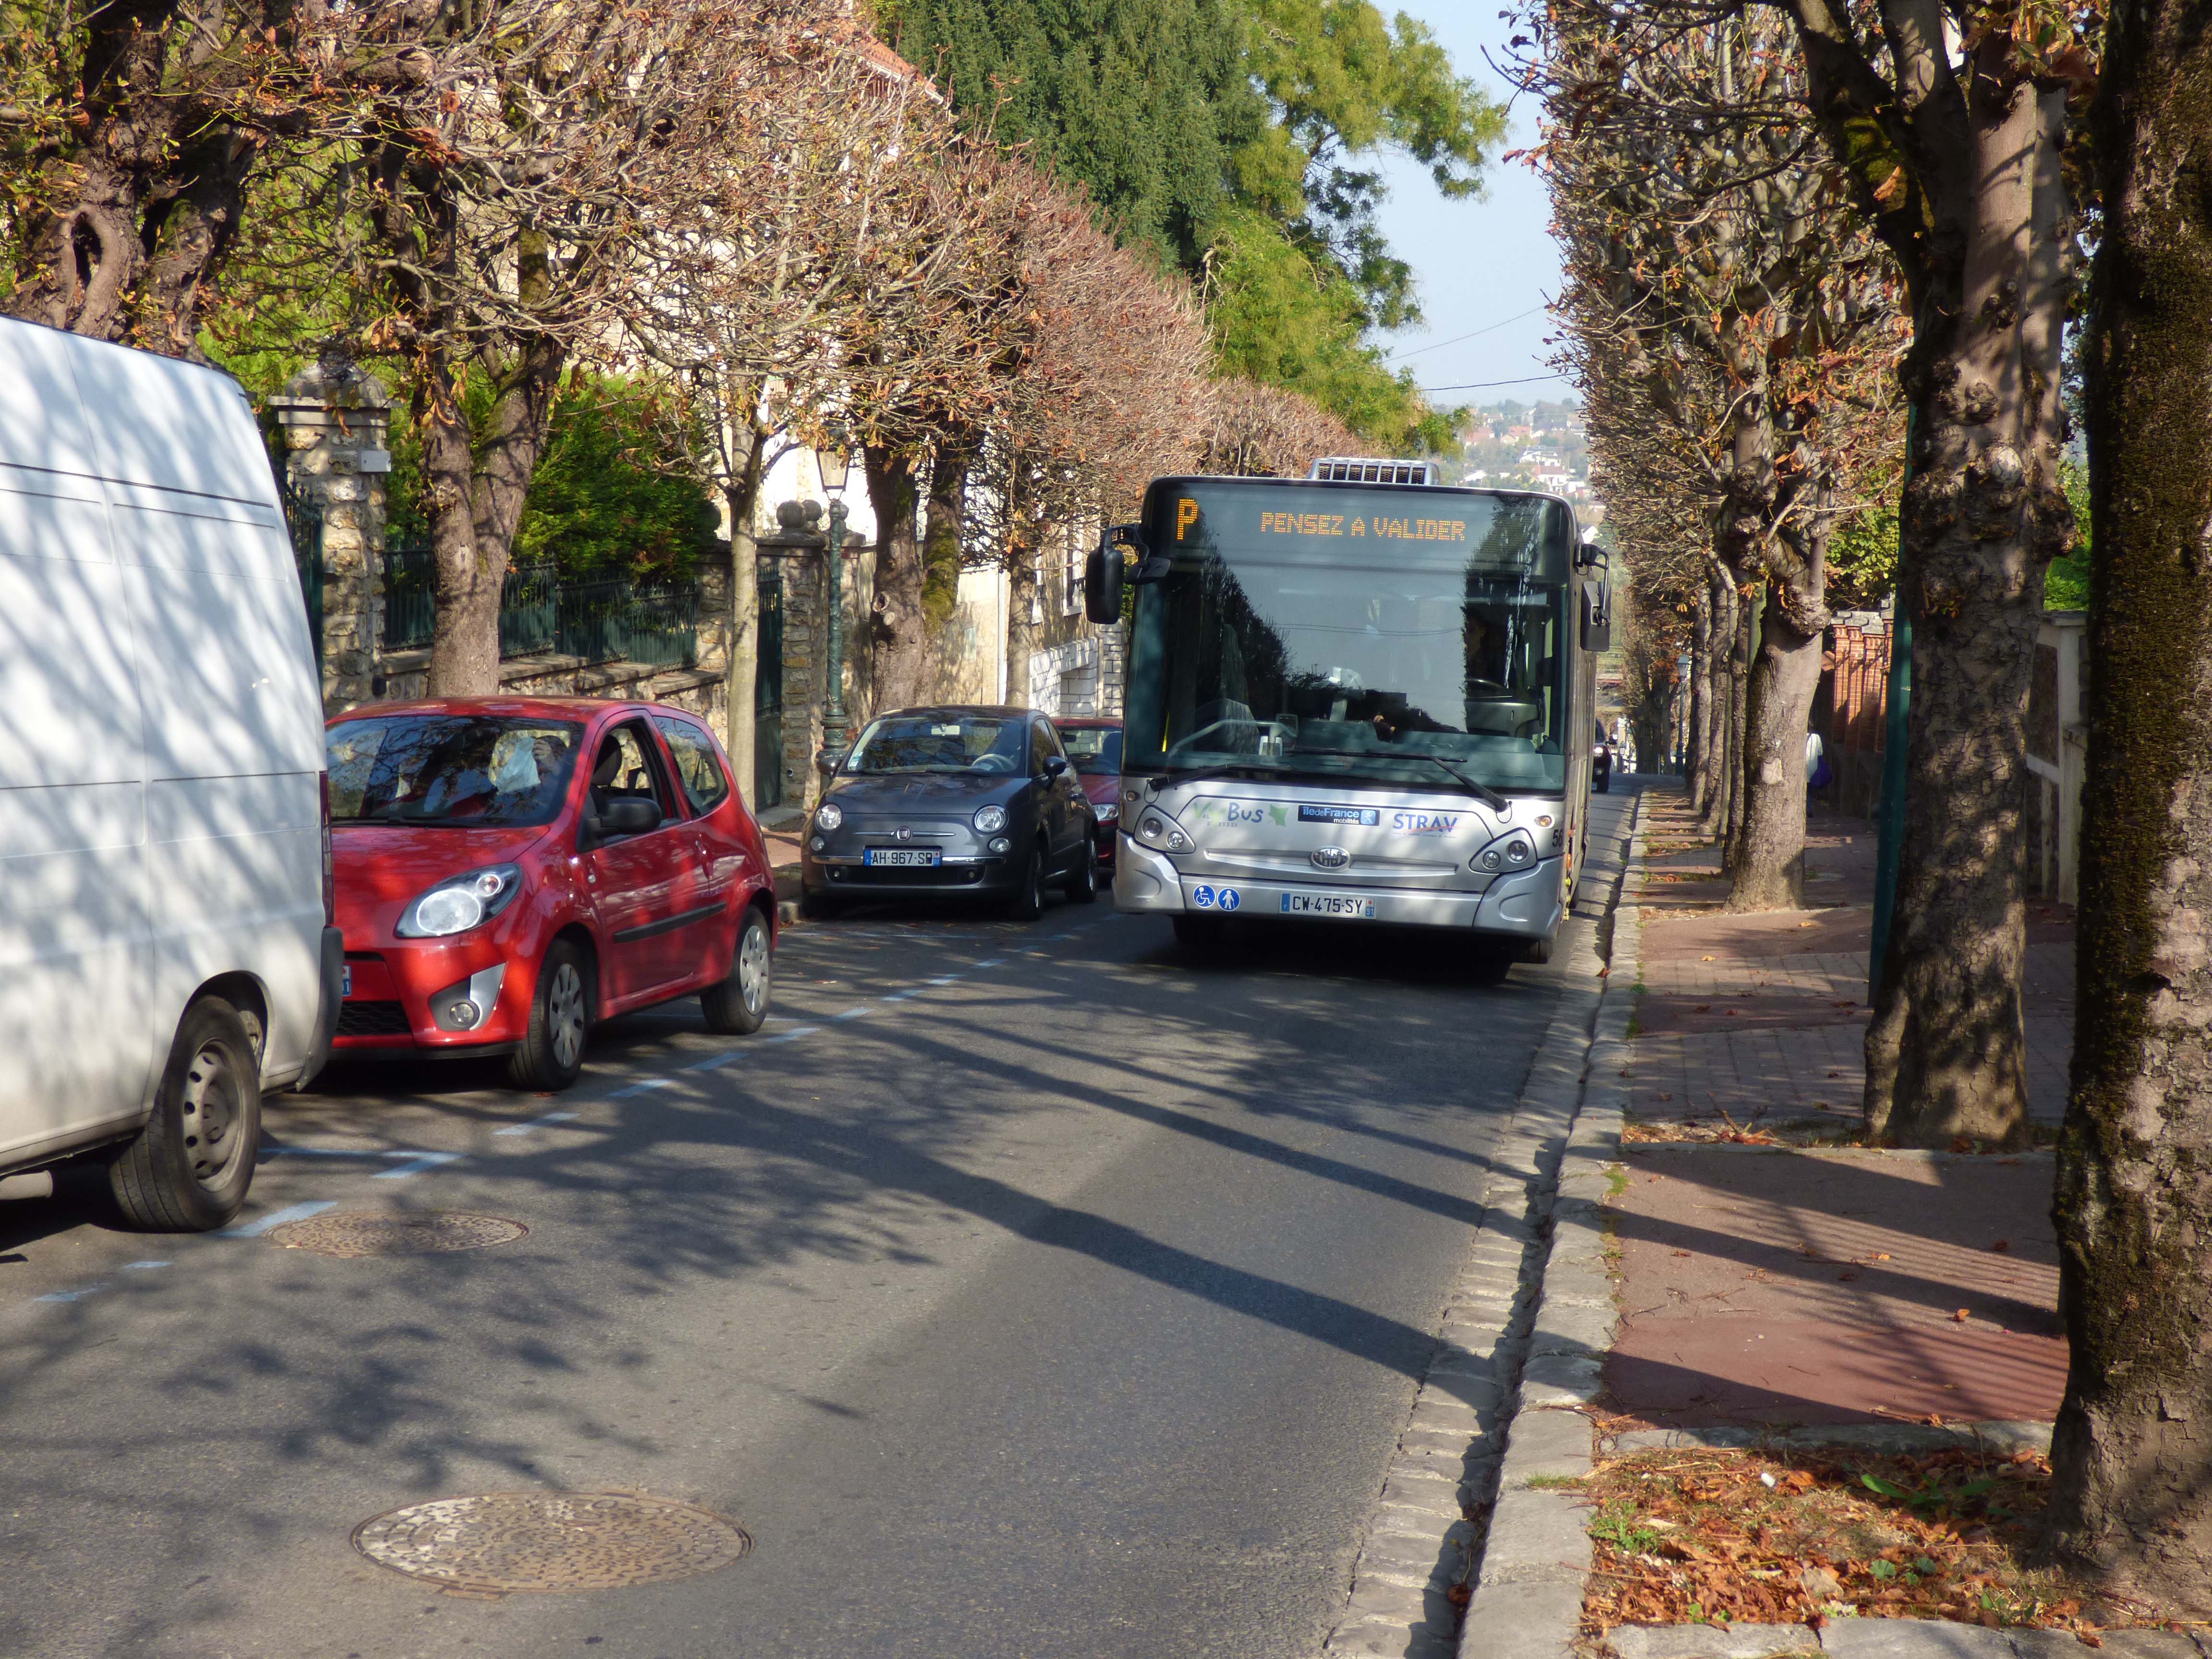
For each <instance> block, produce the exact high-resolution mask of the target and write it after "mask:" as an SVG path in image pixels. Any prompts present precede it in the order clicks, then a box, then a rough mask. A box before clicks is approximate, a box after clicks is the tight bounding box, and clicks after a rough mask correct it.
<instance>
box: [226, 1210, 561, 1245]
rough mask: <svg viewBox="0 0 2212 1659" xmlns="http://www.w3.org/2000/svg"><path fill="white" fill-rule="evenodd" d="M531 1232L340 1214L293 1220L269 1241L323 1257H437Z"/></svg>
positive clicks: (466, 1221) (491, 1222) (469, 1222)
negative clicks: (448, 1252) (444, 1252)
mask: <svg viewBox="0 0 2212 1659" xmlns="http://www.w3.org/2000/svg"><path fill="white" fill-rule="evenodd" d="M529 1231H530V1229H529V1228H527V1227H526V1226H524V1225H522V1224H521V1223H520V1221H508V1220H506V1219H505V1218H502V1217H500V1216H495V1215H464V1214H461V1213H459V1212H446V1213H437V1214H430V1215H385V1214H380V1213H377V1212H373V1211H352V1212H344V1211H342V1212H339V1213H338V1214H337V1215H315V1216H309V1217H308V1218H307V1219H306V1220H305V1221H288V1222H286V1223H285V1224H284V1225H283V1226H281V1227H277V1228H274V1229H272V1230H271V1231H270V1234H269V1242H270V1243H272V1244H282V1245H283V1246H284V1248H285V1249H290V1250H313V1251H316V1252H317V1253H318V1254H319V1255H437V1254H439V1253H440V1252H441V1251H444V1250H481V1249H483V1248H484V1247H485V1246H486V1245H488V1244H506V1243H512V1242H513V1241H514V1240H515V1239H518V1238H521V1237H524V1236H525V1235H526V1234H527V1233H528V1232H529Z"/></svg>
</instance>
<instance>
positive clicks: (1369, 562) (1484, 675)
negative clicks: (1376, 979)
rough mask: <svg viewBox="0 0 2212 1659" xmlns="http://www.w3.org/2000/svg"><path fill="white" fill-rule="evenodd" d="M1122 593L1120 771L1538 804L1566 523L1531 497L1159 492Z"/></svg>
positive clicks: (1256, 484) (1553, 783)
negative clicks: (1138, 568) (1297, 780)
mask: <svg viewBox="0 0 2212 1659" xmlns="http://www.w3.org/2000/svg"><path fill="white" fill-rule="evenodd" d="M1146 530H1147V539H1148V540H1149V541H1150V542H1151V544H1152V547H1153V548H1154V549H1155V550H1164V551H1167V552H1168V553H1170V556H1171V557H1172V559H1173V563H1174V568H1173V571H1172V573H1171V574H1170V575H1169V576H1168V577H1167V579H1166V580H1164V581H1162V582H1159V583H1157V584H1152V585H1148V586H1143V587H1140V588H1139V589H1138V590H1137V595H1138V598H1137V607H1136V616H1135V620H1134V626H1133V630H1132V635H1131V641H1130V647H1131V648H1130V663H1129V684H1128V701H1127V722H1126V724H1127V753H1126V755H1125V757H1124V758H1125V765H1126V768H1127V770H1129V771H1131V772H1164V773H1168V774H1170V775H1173V774H1176V773H1179V772H1184V771H1194V770H1221V769H1234V770H1237V771H1239V772H1246V771H1249V772H1250V773H1253V774H1257V775H1265V774H1269V773H1277V772H1279V773H1281V774H1282V775H1285V776H1286V777H1287V776H1297V777H1304V778H1327V779H1330V780H1332V781H1345V782H1358V781H1373V782H1385V783H1390V784H1394V785H1399V786H1401V787H1402V786H1406V785H1421V786H1424V787H1431V788H1437V787H1441V788H1446V789H1449V788H1451V787H1454V784H1453V781H1452V780H1453V777H1454V775H1458V776H1459V777H1461V778H1462V779H1464V780H1469V781H1473V782H1474V783H1476V784H1480V785H1481V786H1483V787H1486V788H1491V789H1499V790H1530V791H1552V790H1558V789H1560V788H1562V787H1564V786H1565V777H1566V744H1565V720H1566V708H1567V678H1566V675H1567V667H1566V661H1567V645H1566V641H1567V631H1566V630H1567V626H1568V623H1569V620H1570V618H1569V611H1568V596H1569V592H1570V591H1571V588H1570V582H1569V580H1568V579H1569V575H1570V571H1569V568H1568V567H1569V563H1570V550H1571V548H1572V546H1573V543H1574V527H1573V521H1572V519H1571V516H1570V515H1569V513H1567V510H1566V509H1565V507H1563V506H1561V505H1560V504H1559V503H1557V502H1554V501H1547V500H1544V499H1542V498H1541V497H1528V496H1512V495H1487V494H1485V493H1483V492H1480V491H1475V490H1443V489H1346V488H1344V487H1342V486H1336V487H1331V486H1328V485H1326V484H1304V483H1299V484H1285V483H1279V482H1275V481H1261V480H1243V479H1229V478H1212V479H1194V478H1182V479H1165V480H1162V481H1161V482H1159V483H1156V484H1154V485H1153V487H1152V494H1151V495H1149V496H1148V497H1147V499H1146Z"/></svg>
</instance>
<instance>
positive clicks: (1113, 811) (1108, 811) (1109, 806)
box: [1091, 800, 1121, 823]
mask: <svg viewBox="0 0 2212 1659" xmlns="http://www.w3.org/2000/svg"><path fill="white" fill-rule="evenodd" d="M1091 810H1092V811H1095V812H1097V814H1098V822H1099V823H1113V822H1115V820H1116V819H1117V818H1119V817H1121V802H1120V801H1118V800H1109V801H1108V802H1106V803H1105V804H1104V805H1101V806H1097V807H1093V808H1092V809H1091Z"/></svg>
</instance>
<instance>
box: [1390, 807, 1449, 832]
mask: <svg viewBox="0 0 2212 1659" xmlns="http://www.w3.org/2000/svg"><path fill="white" fill-rule="evenodd" d="M1459 820H1460V815H1459V814H1458V813H1456V812H1393V813H1392V814H1391V815H1390V827H1391V828H1392V829H1395V830H1397V831H1399V832H1400V833H1401V835H1407V836H1449V835H1450V834H1451V833H1452V831H1454V830H1455V829H1458V828H1459Z"/></svg>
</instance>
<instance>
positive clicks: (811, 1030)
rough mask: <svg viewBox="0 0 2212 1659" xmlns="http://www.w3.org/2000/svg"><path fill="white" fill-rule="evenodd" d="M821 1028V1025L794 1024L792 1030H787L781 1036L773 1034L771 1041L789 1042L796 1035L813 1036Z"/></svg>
mask: <svg viewBox="0 0 2212 1659" xmlns="http://www.w3.org/2000/svg"><path fill="white" fill-rule="evenodd" d="M821 1029H822V1028H821V1027H820V1026H819V1025H799V1026H794V1027H793V1028H792V1029H791V1030H788V1031H786V1032H785V1033H784V1034H783V1035H782V1036H772V1037H770V1038H769V1042H790V1041H791V1040H792V1039H793V1038H794V1037H803V1036H813V1035H814V1034H815V1033H816V1032H817V1031H818V1030H821Z"/></svg>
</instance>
